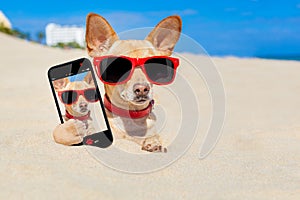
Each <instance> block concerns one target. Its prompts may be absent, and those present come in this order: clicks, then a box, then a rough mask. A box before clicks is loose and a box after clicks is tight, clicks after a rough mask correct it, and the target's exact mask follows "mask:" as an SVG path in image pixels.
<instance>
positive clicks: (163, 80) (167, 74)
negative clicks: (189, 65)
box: [144, 58, 174, 84]
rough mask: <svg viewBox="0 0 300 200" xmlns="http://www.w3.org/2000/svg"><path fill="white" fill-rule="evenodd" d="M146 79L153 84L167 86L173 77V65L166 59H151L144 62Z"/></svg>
mask: <svg viewBox="0 0 300 200" xmlns="http://www.w3.org/2000/svg"><path fill="white" fill-rule="evenodd" d="M144 66H145V70H146V72H147V75H148V77H149V78H150V79H151V80H152V81H153V82H155V83H158V84H167V83H170V82H171V81H172V80H173V77H174V63H173V62H172V60H170V59H167V58H151V59H149V60H147V61H146V62H145V65H144Z"/></svg>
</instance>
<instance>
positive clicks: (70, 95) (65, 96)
mask: <svg viewBox="0 0 300 200" xmlns="http://www.w3.org/2000/svg"><path fill="white" fill-rule="evenodd" d="M77 95H78V94H77V92H74V91H65V92H63V93H62V94H61V100H62V102H63V103H64V104H72V103H73V102H75V101H76V99H77Z"/></svg>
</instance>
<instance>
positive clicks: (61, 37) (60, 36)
mask: <svg viewBox="0 0 300 200" xmlns="http://www.w3.org/2000/svg"><path fill="white" fill-rule="evenodd" d="M84 38H85V29H84V28H83V27H80V26H61V25H58V24H54V23H50V24H48V25H47V26H46V44H47V45H49V46H52V45H56V44H57V43H59V42H61V43H68V42H77V43H78V44H79V45H80V46H82V47H84V46H85V39H84Z"/></svg>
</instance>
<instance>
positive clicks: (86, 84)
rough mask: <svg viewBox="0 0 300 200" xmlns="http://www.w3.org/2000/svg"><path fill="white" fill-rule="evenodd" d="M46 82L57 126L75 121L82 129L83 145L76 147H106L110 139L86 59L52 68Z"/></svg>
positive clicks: (106, 122)
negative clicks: (54, 110) (54, 107)
mask: <svg viewBox="0 0 300 200" xmlns="http://www.w3.org/2000/svg"><path fill="white" fill-rule="evenodd" d="M48 79H49V82H50V86H51V90H52V94H53V97H54V101H55V105H56V108H57V111H58V116H59V119H60V122H61V123H62V124H63V123H65V122H66V121H67V120H69V119H76V120H81V121H82V122H83V123H85V125H86V126H85V127H86V130H85V131H84V132H85V133H86V135H85V136H84V137H83V142H82V143H80V144H77V145H82V144H84V145H90V146H97V147H100V148H106V147H109V146H110V145H111V144H112V142H113V136H112V132H111V129H110V126H109V122H108V119H107V116H106V112H105V109H104V105H103V101H102V98H101V94H100V91H99V88H98V85H97V81H96V78H95V73H94V71H93V67H92V64H91V62H90V61H89V59H87V58H80V59H77V60H73V61H70V62H67V63H63V64H59V65H56V66H52V67H51V68H50V69H49V70H48Z"/></svg>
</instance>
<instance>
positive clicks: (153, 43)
mask: <svg viewBox="0 0 300 200" xmlns="http://www.w3.org/2000/svg"><path fill="white" fill-rule="evenodd" d="M180 32H181V19H180V17H179V16H170V17H167V18H165V19H163V20H162V21H161V22H160V23H159V24H157V26H156V27H155V28H154V29H153V30H152V31H151V32H150V33H149V35H148V36H147V37H146V38H145V40H119V38H118V36H117V34H116V33H115V31H114V30H113V28H112V27H111V26H110V24H109V23H108V22H107V21H106V20H105V19H104V18H103V17H101V16H99V15H97V14H94V13H91V14H89V15H88V16H87V21H86V43H87V51H88V54H89V55H90V56H91V57H98V56H103V55H114V56H128V57H131V58H145V57H150V56H170V55H171V54H172V52H173V49H174V47H175V44H176V43H177V41H178V39H179V36H180ZM119 67H120V68H121V67H122V66H119ZM105 91H106V94H107V95H108V96H109V98H110V99H111V101H112V102H113V103H114V104H116V105H120V106H122V104H123V105H124V104H127V105H129V106H130V107H133V108H134V109H139V108H143V107H145V106H147V105H148V104H149V102H150V101H151V100H152V98H153V89H152V84H151V83H150V82H149V81H148V80H147V78H146V76H145V74H144V73H143V71H142V69H141V68H135V69H134V71H133V74H132V76H131V78H130V80H128V81H127V82H126V83H124V84H119V85H113V86H112V85H107V84H106V85H105Z"/></svg>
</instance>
